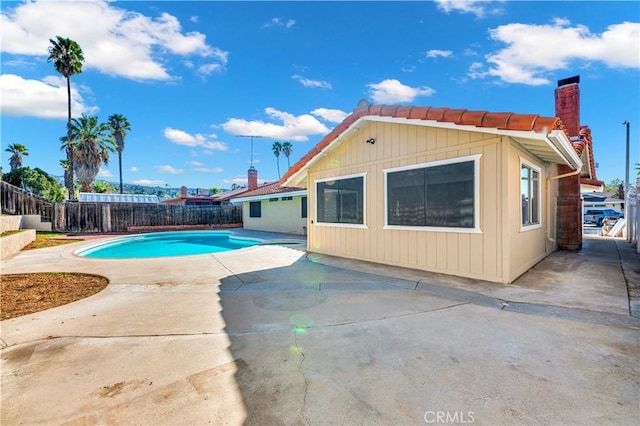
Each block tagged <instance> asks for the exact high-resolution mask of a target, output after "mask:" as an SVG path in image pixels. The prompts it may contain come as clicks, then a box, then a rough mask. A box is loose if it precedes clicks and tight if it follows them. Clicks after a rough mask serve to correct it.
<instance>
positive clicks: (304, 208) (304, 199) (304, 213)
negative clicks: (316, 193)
mask: <svg viewBox="0 0 640 426" xmlns="http://www.w3.org/2000/svg"><path fill="white" fill-rule="evenodd" d="M300 199H301V200H302V217H307V197H301V198H300Z"/></svg>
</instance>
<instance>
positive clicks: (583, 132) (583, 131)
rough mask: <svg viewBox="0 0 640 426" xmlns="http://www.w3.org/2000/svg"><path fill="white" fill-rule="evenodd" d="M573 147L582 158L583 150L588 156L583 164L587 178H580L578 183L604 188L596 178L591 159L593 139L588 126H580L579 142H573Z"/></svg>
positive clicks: (593, 163)
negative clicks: (587, 174)
mask: <svg viewBox="0 0 640 426" xmlns="http://www.w3.org/2000/svg"><path fill="white" fill-rule="evenodd" d="M583 144H584V145H583ZM573 145H574V148H575V150H576V152H577V153H578V155H580V156H582V153H583V150H584V149H586V150H587V151H586V154H587V156H588V159H587V160H588V161H586V162H585V166H586V167H587V171H588V173H589V177H581V178H580V183H582V184H585V185H592V186H604V182H602V181H600V180H598V178H596V162H595V159H594V157H593V139H592V137H591V129H590V128H589V126H580V140H579V141H577V142H574V143H573ZM580 148H581V149H580ZM578 149H580V151H578Z"/></svg>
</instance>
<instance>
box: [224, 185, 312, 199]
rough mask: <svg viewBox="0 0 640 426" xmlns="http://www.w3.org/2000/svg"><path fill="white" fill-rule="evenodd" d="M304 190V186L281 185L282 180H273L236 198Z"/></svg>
mask: <svg viewBox="0 0 640 426" xmlns="http://www.w3.org/2000/svg"><path fill="white" fill-rule="evenodd" d="M295 191H304V188H298V187H295V186H280V182H271V183H267V184H265V185H262V186H259V187H258V188H256V189H254V190H253V191H247V192H243V193H242V194H239V195H238V196H237V197H234V198H244V197H254V196H258V195H272V194H273V195H276V194H286V193H287V192H295Z"/></svg>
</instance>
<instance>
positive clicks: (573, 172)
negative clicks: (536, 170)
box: [545, 169, 584, 244]
mask: <svg viewBox="0 0 640 426" xmlns="http://www.w3.org/2000/svg"><path fill="white" fill-rule="evenodd" d="M581 171H582V169H576V170H574V171H572V172H569V173H564V174H561V175H558V176H551V177H548V178H547V185H546V192H547V194H546V197H545V198H548V196H549V182H550V181H552V180H557V179H562V178H566V177H571V176H575V175H577V174H578V173H580V172H581ZM549 214H550V213H549V209H547V226H548V224H549V223H551V218H550V217H549ZM583 219H584V217H583ZM547 240H548V241H551V242H552V243H554V244H555V243H556V240H555V238H551V228H549V227H548V228H547Z"/></svg>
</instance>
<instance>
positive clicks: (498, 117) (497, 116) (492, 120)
mask: <svg viewBox="0 0 640 426" xmlns="http://www.w3.org/2000/svg"><path fill="white" fill-rule="evenodd" d="M512 115H513V113H512V112H488V113H486V114H485V115H484V116H482V121H481V122H480V124H479V125H478V124H473V125H474V126H478V127H493V128H496V129H506V128H507V123H509V119H510V118H511V116H512Z"/></svg>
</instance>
